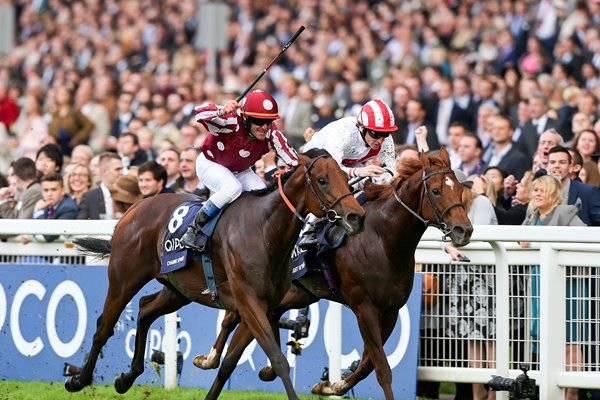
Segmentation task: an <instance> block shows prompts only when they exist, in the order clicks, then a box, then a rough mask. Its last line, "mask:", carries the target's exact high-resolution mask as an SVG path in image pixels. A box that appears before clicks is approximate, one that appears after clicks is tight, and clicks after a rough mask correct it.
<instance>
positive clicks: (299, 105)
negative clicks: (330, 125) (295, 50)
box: [279, 74, 362, 149]
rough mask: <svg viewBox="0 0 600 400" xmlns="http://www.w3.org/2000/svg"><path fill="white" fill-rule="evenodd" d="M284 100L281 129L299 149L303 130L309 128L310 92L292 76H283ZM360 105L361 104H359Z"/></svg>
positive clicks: (301, 143) (302, 138)
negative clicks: (282, 127)
mask: <svg viewBox="0 0 600 400" xmlns="http://www.w3.org/2000/svg"><path fill="white" fill-rule="evenodd" d="M280 87H281V92H282V93H283V95H284V97H285V98H284V99H282V101H281V102H280V103H279V104H281V116H282V117H283V123H284V126H285V128H284V129H283V130H284V131H285V132H286V134H287V137H288V139H289V141H290V142H291V144H292V145H293V146H294V148H296V149H299V148H300V147H301V146H302V145H303V144H304V136H303V134H304V130H305V129H306V128H307V127H309V126H311V119H310V117H311V115H312V100H311V97H312V90H311V89H310V87H309V86H307V85H300V82H298V80H297V79H296V78H295V77H294V76H293V75H292V74H289V75H285V76H284V77H283V78H282V79H281V82H280ZM361 105H362V104H361Z"/></svg>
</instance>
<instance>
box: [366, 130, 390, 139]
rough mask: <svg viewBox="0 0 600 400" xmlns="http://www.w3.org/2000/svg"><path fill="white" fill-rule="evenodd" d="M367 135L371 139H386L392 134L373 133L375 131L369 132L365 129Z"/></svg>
mask: <svg viewBox="0 0 600 400" xmlns="http://www.w3.org/2000/svg"><path fill="white" fill-rule="evenodd" d="M367 133H368V134H369V136H371V137H372V138H373V139H385V138H386V137H388V136H390V135H391V134H392V133H391V132H375V131H372V130H369V129H367Z"/></svg>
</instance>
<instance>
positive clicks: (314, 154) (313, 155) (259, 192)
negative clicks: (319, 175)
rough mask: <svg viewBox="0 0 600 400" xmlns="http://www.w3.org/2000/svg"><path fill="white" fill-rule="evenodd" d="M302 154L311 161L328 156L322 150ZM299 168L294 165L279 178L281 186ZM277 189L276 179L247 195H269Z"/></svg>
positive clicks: (311, 150) (325, 151) (312, 150)
mask: <svg viewBox="0 0 600 400" xmlns="http://www.w3.org/2000/svg"><path fill="white" fill-rule="evenodd" d="M302 154H304V155H305V156H308V157H310V158H311V159H313V158H317V157H319V156H329V155H330V154H329V153H328V152H327V150H324V149H310V150H307V151H306V152H304V153H302ZM299 166H300V164H298V165H296V166H295V167H294V168H292V169H291V170H289V171H287V172H286V173H284V174H283V175H282V176H281V184H282V185H283V184H284V183H285V182H287V180H288V179H289V178H290V176H292V174H293V173H294V172H296V170H297V169H298V167H299ZM277 187H278V183H277V179H274V180H273V181H272V182H269V184H268V185H267V187H266V188H264V189H256V190H251V191H250V192H249V193H252V194H256V195H263V194H265V193H271V192H272V191H274V190H275V189H277Z"/></svg>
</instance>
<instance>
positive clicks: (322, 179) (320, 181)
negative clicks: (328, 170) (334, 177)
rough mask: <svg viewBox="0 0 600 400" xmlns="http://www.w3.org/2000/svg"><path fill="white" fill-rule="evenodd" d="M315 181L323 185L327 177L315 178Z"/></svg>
mask: <svg viewBox="0 0 600 400" xmlns="http://www.w3.org/2000/svg"><path fill="white" fill-rule="evenodd" d="M317 182H319V185H325V184H327V179H325V178H319V179H317Z"/></svg>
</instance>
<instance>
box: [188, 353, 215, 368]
mask: <svg viewBox="0 0 600 400" xmlns="http://www.w3.org/2000/svg"><path fill="white" fill-rule="evenodd" d="M217 361H218V360H217ZM193 364H194V366H195V367H196V368H200V369H203V370H208V369H215V368H217V367H218V366H219V364H218V362H217V363H214V362H213V363H210V362H209V361H208V357H207V356H205V355H199V356H196V357H194V361H193Z"/></svg>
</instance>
